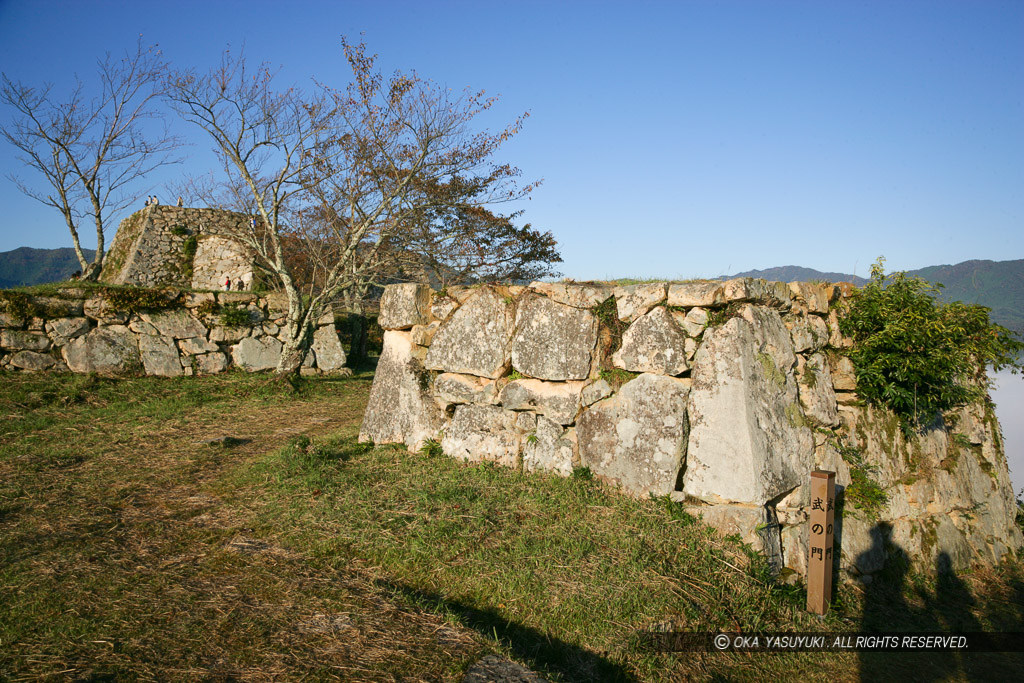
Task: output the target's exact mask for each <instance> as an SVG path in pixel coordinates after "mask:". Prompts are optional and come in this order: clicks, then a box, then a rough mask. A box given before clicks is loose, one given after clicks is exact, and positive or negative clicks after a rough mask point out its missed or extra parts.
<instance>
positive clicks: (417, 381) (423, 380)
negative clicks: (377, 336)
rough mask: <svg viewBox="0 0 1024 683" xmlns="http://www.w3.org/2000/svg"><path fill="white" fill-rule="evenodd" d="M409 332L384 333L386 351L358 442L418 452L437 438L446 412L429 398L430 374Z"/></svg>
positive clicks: (380, 363) (360, 429)
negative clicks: (417, 355)
mask: <svg viewBox="0 0 1024 683" xmlns="http://www.w3.org/2000/svg"><path fill="white" fill-rule="evenodd" d="M409 336H410V335H409V333H408V332H400V331H397V330H388V331H386V332H385V333H384V350H383V352H382V353H381V356H380V360H379V361H378V362H377V372H376V374H375V375H374V378H373V387H372V388H371V389H370V399H369V401H368V402H367V405H366V413H365V415H364V416H363V424H362V426H361V427H360V428H359V441H360V442H366V441H372V442H373V443H377V444H381V443H404V444H405V446H406V448H408V449H409V450H410V451H418V450H419V449H420V448H421V447H422V446H423V442H424V441H426V440H427V439H433V438H435V437H437V434H438V432H439V431H440V429H441V427H442V425H444V412H443V411H442V410H441V409H440V408H439V407H438V406H437V404H436V403H435V402H434V399H433V397H432V396H431V395H430V373H428V372H427V371H426V370H425V369H424V368H423V364H422V363H421V362H420V361H419V359H417V358H416V355H415V354H414V352H413V349H414V345H413V343H412V340H411V339H410V338H409Z"/></svg>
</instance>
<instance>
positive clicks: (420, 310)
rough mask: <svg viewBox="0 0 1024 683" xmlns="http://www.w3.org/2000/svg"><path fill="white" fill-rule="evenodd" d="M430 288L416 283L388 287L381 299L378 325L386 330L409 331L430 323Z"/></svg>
mask: <svg viewBox="0 0 1024 683" xmlns="http://www.w3.org/2000/svg"><path fill="white" fill-rule="evenodd" d="M430 295H431V291H430V287H429V286H428V285H420V284H416V283H414V282H409V283H403V284H398V285H388V286H387V287H385V288H384V293H383V294H382V295H381V297H380V316H379V317H378V318H377V322H378V324H379V325H380V326H381V327H382V328H384V329H385V330H407V329H409V328H410V327H412V326H413V325H426V324H427V323H429V322H430V304H431V301H430V298H431V297H430Z"/></svg>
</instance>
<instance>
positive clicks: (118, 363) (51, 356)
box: [0, 288, 346, 377]
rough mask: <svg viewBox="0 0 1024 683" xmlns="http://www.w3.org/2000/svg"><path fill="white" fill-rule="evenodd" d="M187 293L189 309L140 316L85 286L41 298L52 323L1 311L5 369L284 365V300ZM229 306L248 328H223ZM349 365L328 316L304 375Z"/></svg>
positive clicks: (39, 304) (190, 370)
mask: <svg viewBox="0 0 1024 683" xmlns="http://www.w3.org/2000/svg"><path fill="white" fill-rule="evenodd" d="M176 294H177V293H176V292H169V293H168V296H169V297H173V296H175V295H176ZM184 296H185V303H184V306H183V307H178V308H172V309H167V310H161V311H153V312H140V313H127V312H124V311H118V310H116V309H114V308H113V307H112V306H111V304H110V302H109V301H107V300H106V299H105V298H104V297H103V296H90V293H89V291H88V290H84V289H73V288H69V289H66V290H62V291H61V292H60V296H59V297H36V298H35V299H33V301H34V308H35V309H36V310H41V311H46V312H47V315H46V317H45V318H36V317H33V318H29V319H27V320H25V319H20V318H15V317H13V316H11V315H8V314H0V369H10V370H56V371H70V372H83V373H84V372H98V373H103V374H113V375H125V374H138V373H142V374H146V375H159V376H162V377H180V376H183V375H193V374H202V375H207V374H216V373H220V372H224V371H225V370H228V369H230V368H233V367H234V368H240V369H243V370H247V371H250V372H255V371H260V370H272V369H274V368H276V367H277V363H278V361H279V359H280V357H281V350H282V347H283V342H284V341H285V338H286V337H285V335H286V334H287V332H286V327H285V322H286V314H287V300H286V298H285V297H284V295H281V294H271V295H268V296H264V297H258V296H256V295H254V294H250V293H247V292H217V293H212V292H211V293H190V294H185V295H184ZM229 304H230V305H234V306H237V307H240V308H242V309H244V310H245V311H247V312H248V315H249V321H248V323H246V324H245V325H241V326H238V327H225V326H223V325H221V324H220V314H219V313H218V312H217V310H218V308H219V307H220V306H225V305H229ZM345 361H346V358H345V351H344V349H343V348H342V346H341V342H340V341H339V339H338V335H337V333H336V332H335V330H334V316H333V314H331V313H327V314H325V315H324V316H323V318H322V319H321V320H320V321H318V324H317V327H316V330H315V332H314V335H313V344H312V348H311V349H310V352H309V353H308V354H307V356H306V359H305V363H304V366H303V369H302V372H303V373H304V374H312V373H333V372H339V371H342V369H343V368H344V365H345Z"/></svg>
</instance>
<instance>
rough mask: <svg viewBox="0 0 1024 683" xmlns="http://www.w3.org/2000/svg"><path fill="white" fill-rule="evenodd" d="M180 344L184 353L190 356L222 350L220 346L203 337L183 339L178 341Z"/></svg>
mask: <svg viewBox="0 0 1024 683" xmlns="http://www.w3.org/2000/svg"><path fill="white" fill-rule="evenodd" d="M178 346H179V347H180V348H181V352H182V353H184V354H188V355H190V356H197V355H199V354H201V353H213V352H215V351H219V350H220V347H219V346H217V345H216V344H214V343H213V342H211V341H207V340H206V339H204V338H203V337H193V338H192V339H182V340H181V341H179V342H178Z"/></svg>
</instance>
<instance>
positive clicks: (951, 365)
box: [839, 258, 1024, 428]
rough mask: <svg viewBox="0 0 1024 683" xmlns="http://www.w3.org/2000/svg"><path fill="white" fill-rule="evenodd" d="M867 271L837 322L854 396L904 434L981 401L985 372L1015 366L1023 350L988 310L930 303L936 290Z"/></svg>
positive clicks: (879, 269)
mask: <svg viewBox="0 0 1024 683" xmlns="http://www.w3.org/2000/svg"><path fill="white" fill-rule="evenodd" d="M883 264H884V259H882V258H879V259H878V261H876V262H875V264H874V265H873V266H872V267H871V280H870V281H869V282H868V283H867V284H866V285H865V286H864V287H863V288H862V289H860V290H857V291H855V292H854V293H853V295H852V296H851V297H850V299H849V300H848V302H847V305H846V310H845V311H843V315H842V317H841V318H840V321H839V328H840V330H841V331H842V332H843V334H845V335H847V336H849V337H851V338H853V341H854V347H853V349H852V350H851V351H850V353H849V355H850V359H851V360H852V361H853V365H854V368H855V370H856V375H857V393H858V394H860V396H861V397H862V398H864V399H865V400H867V401H868V402H870V403H874V404H878V405H883V406H885V407H887V408H889V409H891V410H892V411H893V412H894V413H896V414H897V415H898V416H899V417H900V419H901V420H902V421H903V424H904V426H905V427H906V428H910V427H920V426H921V425H923V424H925V423H927V422H929V421H931V420H932V419H933V418H934V416H935V415H936V413H938V412H941V411H945V410H949V409H950V408H954V407H956V406H960V405H963V404H965V403H970V402H972V401H975V400H977V399H979V398H982V397H983V396H984V395H985V389H986V387H987V386H988V380H987V378H986V374H985V373H986V368H987V367H988V366H991V367H992V368H993V369H995V370H999V369H1002V368H1004V367H1010V368H1013V371H1014V373H1016V372H1017V371H1019V370H1020V369H1021V368H1022V366H1021V363H1020V361H1019V360H1017V357H1018V354H1020V352H1021V351H1022V350H1024V343H1022V342H1021V341H1020V340H1019V339H1017V338H1016V337H1015V336H1014V334H1013V332H1011V331H1010V330H1008V329H1006V328H1005V327H1002V326H1001V325H996V324H994V323H992V322H991V321H990V320H989V317H988V312H989V309H988V308H986V307H984V306H979V305H969V304H963V303H960V302H954V303H950V304H943V303H941V302H939V301H938V300H936V298H935V295H936V294H937V293H938V288H937V287H935V286H934V285H932V284H930V283H928V282H927V281H925V280H922V279H921V278H917V277H908V276H907V275H906V274H905V273H902V272H897V273H892V274H890V275H889V276H888V277H886V275H885V271H884V270H883Z"/></svg>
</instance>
